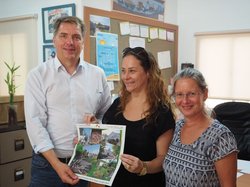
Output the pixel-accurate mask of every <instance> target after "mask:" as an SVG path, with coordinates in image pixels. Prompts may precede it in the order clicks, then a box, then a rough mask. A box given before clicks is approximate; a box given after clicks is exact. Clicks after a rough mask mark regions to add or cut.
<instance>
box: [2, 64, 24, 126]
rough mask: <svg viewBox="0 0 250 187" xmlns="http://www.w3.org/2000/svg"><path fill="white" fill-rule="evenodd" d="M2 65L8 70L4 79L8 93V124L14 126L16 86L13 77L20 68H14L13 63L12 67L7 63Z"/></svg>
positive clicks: (15, 121)
mask: <svg viewBox="0 0 250 187" xmlns="http://www.w3.org/2000/svg"><path fill="white" fill-rule="evenodd" d="M4 64H5V65H6V67H7V68H8V72H7V74H6V78H5V79H4V81H5V83H6V84H7V86H8V93H9V108H8V115H9V116H8V119H9V121H8V124H9V125H16V124H17V115H16V106H15V105H14V96H15V93H16V88H17V86H16V84H15V77H16V76H17V75H16V71H17V70H18V69H19V68H20V66H16V65H15V63H14V64H13V65H9V64H8V63H6V62H4Z"/></svg>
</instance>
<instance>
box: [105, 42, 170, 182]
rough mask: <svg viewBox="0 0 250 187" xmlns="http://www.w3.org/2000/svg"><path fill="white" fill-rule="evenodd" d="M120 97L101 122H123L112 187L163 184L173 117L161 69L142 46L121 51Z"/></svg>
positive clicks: (120, 123)
mask: <svg viewBox="0 0 250 187" xmlns="http://www.w3.org/2000/svg"><path fill="white" fill-rule="evenodd" d="M122 58H123V59H122V65H121V66H122V68H121V90H120V96H119V97H118V98H117V99H116V100H114V102H113V104H112V105H111V107H110V108H109V109H108V111H107V112H106V114H105V115H104V118H103V123H105V124H119V125H126V138H125V147H124V154H123V155H122V156H121V157H120V159H121V161H122V165H121V167H120V168H119V171H118V173H117V175H116V177H115V179H114V182H113V185H112V186H113V187H152V186H157V187H163V186H165V176H164V172H163V168H162V163H163V160H164V157H165V155H166V153H167V150H168V146H169V144H170V142H171V139H172V135H173V131H174V127H175V120H174V116H173V113H172V108H171V104H170V99H169V97H168V94H167V91H166V90H165V88H164V82H163V80H162V78H161V71H160V69H159V67H158V64H157V62H156V60H155V58H154V57H153V55H152V54H151V53H149V52H147V51H146V50H145V49H144V48H141V47H135V48H126V49H124V51H123V57H122Z"/></svg>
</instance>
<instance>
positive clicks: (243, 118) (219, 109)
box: [212, 102, 250, 160]
mask: <svg viewBox="0 0 250 187" xmlns="http://www.w3.org/2000/svg"><path fill="white" fill-rule="evenodd" d="M212 113H213V117H214V118H216V119H218V121H220V122H221V123H222V124H224V125H225V126H227V127H228V128H229V129H230V130H231V131H232V133H233V134H234V136H235V139H236V141H237V146H238V149H239V153H238V159H243V160H250V103H245V102H225V103H221V104H218V105H217V106H215V107H214V109H213V112H212Z"/></svg>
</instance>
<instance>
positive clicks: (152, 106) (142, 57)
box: [119, 47, 173, 124]
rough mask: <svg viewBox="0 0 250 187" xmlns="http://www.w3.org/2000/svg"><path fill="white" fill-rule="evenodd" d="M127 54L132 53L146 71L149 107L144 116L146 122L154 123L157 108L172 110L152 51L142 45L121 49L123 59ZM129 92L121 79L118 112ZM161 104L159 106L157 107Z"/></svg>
mask: <svg viewBox="0 0 250 187" xmlns="http://www.w3.org/2000/svg"><path fill="white" fill-rule="evenodd" d="M128 55H133V56H134V57H135V58H136V59H138V60H139V61H140V65H141V66H142V67H143V69H144V71H145V72H146V73H148V75H149V78H148V87H147V93H146V95H147V101H148V103H149V108H148V110H146V111H145V112H144V116H146V124H151V123H154V122H155V121H156V119H157V117H158V111H159V108H162V107H163V108H166V107H167V108H168V109H169V110H171V111H173V110H172V105H171V101H170V97H169V96H168V93H167V89H166V88H165V85H164V81H163V78H162V76H161V70H160V68H159V66H158V63H157V61H156V59H155V57H154V56H153V55H152V53H150V52H148V51H146V50H145V49H144V48H142V47H135V48H130V47H128V48H125V49H124V50H123V56H122V58H123V59H124V58H125V57H126V56H128ZM130 96H131V93H130V92H128V91H127V89H126V87H125V84H124V83H123V82H122V81H121V89H120V101H121V104H120V106H119V112H122V111H124V110H125V107H126V103H127V102H128V101H129V99H130ZM159 106H161V107H159Z"/></svg>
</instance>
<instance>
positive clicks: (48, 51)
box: [43, 45, 56, 62]
mask: <svg viewBox="0 0 250 187" xmlns="http://www.w3.org/2000/svg"><path fill="white" fill-rule="evenodd" d="M55 56H56V49H55V47H54V46H53V45H44V46H43V62H45V61H48V60H51V59H53V58H55Z"/></svg>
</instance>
